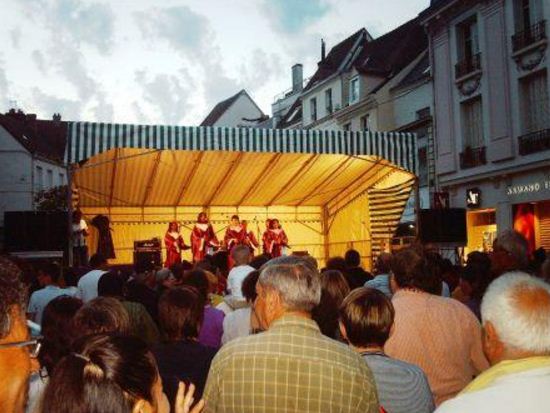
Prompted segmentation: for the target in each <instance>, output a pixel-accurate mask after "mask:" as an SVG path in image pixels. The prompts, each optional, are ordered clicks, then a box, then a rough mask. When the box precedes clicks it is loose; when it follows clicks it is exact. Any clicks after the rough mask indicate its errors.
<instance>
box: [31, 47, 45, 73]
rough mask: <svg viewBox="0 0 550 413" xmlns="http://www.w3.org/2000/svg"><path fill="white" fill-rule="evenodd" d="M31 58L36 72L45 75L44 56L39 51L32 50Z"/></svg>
mask: <svg viewBox="0 0 550 413" xmlns="http://www.w3.org/2000/svg"><path fill="white" fill-rule="evenodd" d="M31 58H32V61H33V62H34V64H35V65H36V67H37V68H38V70H40V71H41V72H42V73H46V71H47V70H46V63H45V61H44V54H43V53H42V52H41V51H40V50H33V51H32V53H31Z"/></svg>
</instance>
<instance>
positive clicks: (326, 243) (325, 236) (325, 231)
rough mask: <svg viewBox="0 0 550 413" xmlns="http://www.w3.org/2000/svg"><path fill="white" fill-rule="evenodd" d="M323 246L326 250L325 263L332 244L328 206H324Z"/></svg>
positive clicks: (324, 252) (324, 253)
mask: <svg viewBox="0 0 550 413" xmlns="http://www.w3.org/2000/svg"><path fill="white" fill-rule="evenodd" d="M322 216H323V222H322V224H323V246H324V251H323V255H324V257H325V263H326V262H327V261H328V259H329V257H330V245H329V226H328V218H329V216H328V209H327V207H326V206H323V214H322Z"/></svg>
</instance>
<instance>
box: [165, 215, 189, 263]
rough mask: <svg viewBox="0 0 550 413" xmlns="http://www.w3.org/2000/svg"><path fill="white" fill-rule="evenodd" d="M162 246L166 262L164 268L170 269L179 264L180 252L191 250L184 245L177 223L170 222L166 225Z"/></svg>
mask: <svg viewBox="0 0 550 413" xmlns="http://www.w3.org/2000/svg"><path fill="white" fill-rule="evenodd" d="M164 246H165V247H166V260H165V261H164V266H165V267H166V268H170V267H171V266H172V265H174V264H177V263H179V262H181V253H182V251H184V250H188V249H190V248H191V247H190V246H189V245H187V244H185V241H184V240H183V237H182V236H181V234H180V226H179V224H178V223H177V221H172V222H170V223H169V224H168V229H167V230H166V234H165V235H164Z"/></svg>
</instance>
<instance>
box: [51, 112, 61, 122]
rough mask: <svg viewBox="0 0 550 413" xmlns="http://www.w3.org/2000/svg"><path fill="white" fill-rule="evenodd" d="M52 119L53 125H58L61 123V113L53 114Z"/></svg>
mask: <svg viewBox="0 0 550 413" xmlns="http://www.w3.org/2000/svg"><path fill="white" fill-rule="evenodd" d="M52 119H53V122H54V124H55V125H59V123H60V122H61V113H54V114H53V118H52Z"/></svg>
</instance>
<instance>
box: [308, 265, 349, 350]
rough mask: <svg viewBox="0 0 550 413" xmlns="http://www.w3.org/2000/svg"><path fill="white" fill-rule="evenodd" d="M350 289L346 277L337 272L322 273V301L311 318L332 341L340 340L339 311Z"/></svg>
mask: <svg viewBox="0 0 550 413" xmlns="http://www.w3.org/2000/svg"><path fill="white" fill-rule="evenodd" d="M349 292H350V287H349V285H348V282H347V281H346V279H345V278H344V275H343V274H342V273H341V272H340V271H337V270H326V271H323V272H321V301H320V302H319V305H317V306H316V307H315V308H314V309H313V311H312V315H311V318H313V320H315V322H316V323H317V325H318V326H319V329H320V330H321V333H323V334H324V335H325V336H327V337H329V338H332V339H336V340H338V339H340V338H341V337H340V331H339V328H338V310H339V309H340V306H341V305H342V302H343V301H344V298H346V296H347V295H348V294H349Z"/></svg>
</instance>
